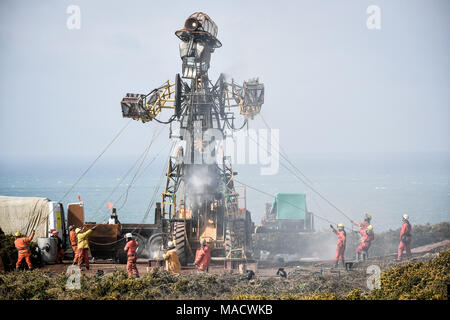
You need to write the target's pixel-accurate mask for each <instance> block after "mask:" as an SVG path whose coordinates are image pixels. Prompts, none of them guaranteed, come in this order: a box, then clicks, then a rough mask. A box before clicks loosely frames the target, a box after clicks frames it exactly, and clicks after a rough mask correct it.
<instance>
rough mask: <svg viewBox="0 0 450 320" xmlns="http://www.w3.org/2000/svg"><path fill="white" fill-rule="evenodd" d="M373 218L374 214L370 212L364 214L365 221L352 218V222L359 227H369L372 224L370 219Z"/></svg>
mask: <svg viewBox="0 0 450 320" xmlns="http://www.w3.org/2000/svg"><path fill="white" fill-rule="evenodd" d="M371 220H372V216H371V215H370V214H368V213H366V214H365V216H364V221H363V222H356V221H353V220H351V223H353V224H354V225H355V226H357V227H359V228H360V229H363V230H364V229H367V227H368V226H370V221H371Z"/></svg>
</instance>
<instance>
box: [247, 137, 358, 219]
mask: <svg viewBox="0 0 450 320" xmlns="http://www.w3.org/2000/svg"><path fill="white" fill-rule="evenodd" d="M249 138H250V139H252V140H253V141H254V142H255V143H256V144H257V145H258V146H259V147H262V146H261V145H260V144H259V142H258V141H256V140H255V139H253V138H252V137H251V136H250V135H249ZM262 148H263V149H264V150H265V151H266V152H267V153H270V152H269V151H268V150H267V149H266V148H264V147H262ZM280 164H281V166H283V167H284V168H285V169H286V170H288V171H289V172H290V173H292V174H293V175H294V177H296V178H297V179H298V180H300V182H302V183H303V184H304V185H305V186H306V187H308V188H309V189H310V190H312V191H313V192H314V193H316V194H317V195H318V196H319V197H321V198H322V199H323V200H324V201H325V202H327V203H328V204H329V205H330V206H331V207H333V208H334V209H336V210H337V211H338V212H339V213H341V214H342V215H343V216H345V217H346V218H347V219H348V220H350V221H352V219H351V218H350V217H349V216H347V215H346V214H345V212H344V211H342V210H341V209H339V208H338V207H337V206H336V205H334V204H333V203H332V202H331V201H330V200H328V199H327V198H326V197H325V196H323V195H322V194H321V193H320V192H319V191H317V190H316V189H315V188H314V187H312V186H311V185H310V184H309V183H307V182H306V181H304V180H303V179H302V178H300V177H299V176H298V174H296V173H295V172H293V171H292V169H290V168H289V167H287V166H286V165H285V164H284V163H283V162H280Z"/></svg>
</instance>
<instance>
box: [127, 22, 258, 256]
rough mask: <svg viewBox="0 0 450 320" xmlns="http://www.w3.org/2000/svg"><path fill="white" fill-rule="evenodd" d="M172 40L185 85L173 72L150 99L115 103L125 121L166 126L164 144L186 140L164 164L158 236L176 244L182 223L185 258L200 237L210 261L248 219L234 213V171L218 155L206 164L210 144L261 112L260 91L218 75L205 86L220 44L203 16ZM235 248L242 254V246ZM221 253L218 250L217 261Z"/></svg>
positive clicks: (210, 155) (245, 214)
mask: <svg viewBox="0 0 450 320" xmlns="http://www.w3.org/2000/svg"><path fill="white" fill-rule="evenodd" d="M203 15H204V14H203ZM205 16H206V18H205ZM202 19H203V20H202ZM198 25H200V26H202V25H207V26H208V28H209V29H210V30H212V31H211V32H212V33H214V34H211V33H208V32H207V31H204V30H206V29H207V28H206V29H198V30H193V28H194V27H195V26H198ZM193 26H194V27H193ZM176 34H177V36H179V38H180V39H181V40H182V43H181V44H180V55H181V57H182V60H183V65H182V68H183V77H184V78H185V79H187V80H188V81H184V80H182V79H181V77H180V75H178V74H177V75H176V77H175V81H174V82H172V83H171V82H169V81H166V82H165V83H164V84H163V85H162V86H160V87H158V88H156V89H154V90H152V91H151V92H150V93H149V94H146V95H144V94H127V95H126V97H125V98H124V99H123V100H122V102H121V106H122V113H123V116H124V117H127V118H133V119H134V120H140V121H142V122H149V121H153V120H155V121H158V122H161V123H167V124H170V129H171V130H170V132H171V134H170V138H177V139H180V140H182V141H185V147H184V148H180V147H179V148H178V149H177V150H176V152H175V154H174V155H173V156H171V157H170V159H169V163H168V168H167V178H166V184H165V189H164V191H163V193H162V216H163V218H164V219H167V220H168V221H169V223H167V224H164V223H163V224H162V225H166V226H167V230H163V232H165V233H168V234H169V235H172V238H174V240H177V239H176V237H177V236H176V234H177V232H178V237H181V236H180V232H181V231H176V230H175V229H177V228H178V230H180V228H182V226H183V225H184V235H185V240H186V242H187V243H186V247H188V248H189V249H190V251H191V252H189V253H190V254H192V250H193V249H196V248H197V247H199V246H200V239H201V238H206V239H207V240H209V242H210V245H211V247H212V250H213V255H214V251H217V250H219V251H220V250H225V249H226V248H225V243H226V242H227V235H228V237H230V234H231V235H232V234H233V230H232V228H233V227H234V225H233V223H234V222H235V221H244V223H245V221H246V219H247V220H248V219H249V217H250V215H249V212H248V211H247V210H246V209H244V210H239V206H238V198H239V194H238V193H237V192H236V189H235V185H234V179H233V177H234V175H236V174H237V173H235V172H233V169H232V165H231V160H230V158H229V157H223V158H222V159H221V160H219V161H213V162H212V163H211V161H209V162H206V161H205V160H206V159H216V158H217V157H216V154H215V152H216V150H215V148H214V145H215V143H216V138H217V139H223V137H224V136H225V130H226V129H229V130H232V131H235V130H239V129H242V128H243V127H245V125H246V124H247V121H248V119H252V118H253V117H254V116H255V115H257V114H258V113H259V112H260V110H261V105H262V103H263V102H264V85H263V84H262V83H259V81H258V80H257V79H252V80H250V81H248V82H244V83H243V85H242V86H239V85H237V84H235V83H234V81H232V82H231V83H228V82H226V81H225V77H224V76H223V75H220V77H219V79H218V80H217V82H216V83H215V84H213V83H212V82H211V81H210V80H209V78H208V74H207V71H208V68H209V59H210V54H211V53H212V52H214V49H215V48H217V47H219V45H218V44H220V42H219V41H218V40H217V38H216V35H217V27H216V26H215V24H214V22H212V20H211V19H210V18H209V17H208V16H207V15H204V16H202V13H195V14H193V15H191V17H189V18H188V20H186V23H185V28H184V29H182V30H179V31H177V33H176ZM220 45H221V44H220ZM205 52H206V53H205ZM186 68H188V69H186ZM189 68H191V69H189ZM163 109H172V110H173V111H174V113H173V115H172V116H170V118H169V119H168V120H166V121H163V120H161V119H160V117H159V115H160V113H161V111H162V110H163ZM234 110H236V111H239V113H240V114H241V115H242V116H243V124H242V126H241V127H237V126H235V119H236V115H235V112H234ZM173 124H177V125H178V126H179V131H180V135H179V136H175V135H172V125H173ZM211 130H214V132H216V133H217V134H216V135H215V136H214V137H210V136H208V135H207V133H208V132H210V131H211ZM177 200H178V201H179V203H178V207H177ZM245 225H247V224H245ZM244 232H245V231H244ZM181 233H182V232H181ZM169 238H170V236H169ZM246 238H247V239H248V237H246ZM180 241H181V240H180ZM228 242H230V241H228ZM247 242H248V241H247ZM238 245H239V248H241V247H245V246H246V243H240V244H238ZM233 247H234V246H233V245H231V246H230V245H229V248H228V250H226V251H227V252H228V253H229V252H230V250H231V249H234V248H233ZM227 252H223V251H222V255H225V254H226V253H227Z"/></svg>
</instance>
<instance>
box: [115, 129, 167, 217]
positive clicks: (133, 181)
mask: <svg viewBox="0 0 450 320" xmlns="http://www.w3.org/2000/svg"><path fill="white" fill-rule="evenodd" d="M162 130H163V128H161V130H160V131H159V133H158V135H157V136H156V137H158V136H159V135H160V134H161V133H162ZM155 134H156V131H155V132H154V134H153V137H152V140H151V141H150V144H149V145H148V147H147V148H146V150H145V155H144V157H143V159H142V161H141V163H140V164H139V167H138V169H137V171H136V173H135V174H134V176H133V178H132V179H131V182H130V184H129V185H128V187H127V189H126V190H125V192H124V193H122V195H121V196H120V197H119V198H118V199H117V200H116V201H115V202H116V203H117V202H119V201H120V199H122V197H123V196H124V195H125V200H124V202H123V204H122V205H121V206H120V208H118V209H117V210H121V209H122V208H123V207H124V206H125V204H126V202H127V201H128V192H129V191H130V188H131V187H132V185H133V184H134V183H135V182H136V181H137V179H136V177H137V175H138V174H139V171H140V170H141V168H142V165H143V164H144V162H145V159H146V158H147V155H148V153H149V151H150V147H151V146H152V144H153V142H154V141H155Z"/></svg>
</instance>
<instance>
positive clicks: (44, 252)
mask: <svg viewBox="0 0 450 320" xmlns="http://www.w3.org/2000/svg"><path fill="white" fill-rule="evenodd" d="M37 243H38V247H39V250H40V251H41V259H42V262H44V263H47V264H48V263H55V262H56V255H57V253H58V240H57V239H55V238H38V241H37Z"/></svg>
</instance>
